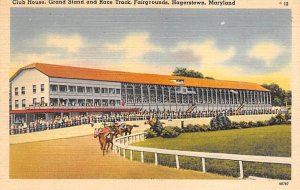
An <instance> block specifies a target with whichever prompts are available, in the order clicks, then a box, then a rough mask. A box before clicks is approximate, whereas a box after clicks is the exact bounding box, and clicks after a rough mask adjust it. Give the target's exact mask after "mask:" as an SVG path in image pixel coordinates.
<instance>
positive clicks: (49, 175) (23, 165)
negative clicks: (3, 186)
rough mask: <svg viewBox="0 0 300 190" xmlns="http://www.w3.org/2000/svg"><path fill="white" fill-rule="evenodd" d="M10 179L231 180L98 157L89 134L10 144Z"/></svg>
mask: <svg viewBox="0 0 300 190" xmlns="http://www.w3.org/2000/svg"><path fill="white" fill-rule="evenodd" d="M10 178H20V179H22V178H25V179H80V178H81V179H95V178H96V179H101V178H110V179H233V178H229V177H225V176H220V175H215V174H207V173H205V174H203V173H201V172H197V171H191V170H177V169H174V168H168V167H163V166H155V165H154V164H142V163H140V162H137V161H129V160H126V159H124V158H122V157H120V156H118V155H116V154H113V153H112V151H110V153H109V154H107V155H105V156H102V154H101V152H100V148H99V143H98V139H95V138H93V136H92V135H88V136H82V137H74V138H65V139H57V140H48V141H39V142H30V143H22V144H13V145H10Z"/></svg>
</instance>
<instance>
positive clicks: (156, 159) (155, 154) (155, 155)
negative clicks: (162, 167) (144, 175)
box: [154, 152, 158, 166]
mask: <svg viewBox="0 0 300 190" xmlns="http://www.w3.org/2000/svg"><path fill="white" fill-rule="evenodd" d="M154 158H155V165H156V166H157V165H158V158H157V153H156V152H155V153H154Z"/></svg>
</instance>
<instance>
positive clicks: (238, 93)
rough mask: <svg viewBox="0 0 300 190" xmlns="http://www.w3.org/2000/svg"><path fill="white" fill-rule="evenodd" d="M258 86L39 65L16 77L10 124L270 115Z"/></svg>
mask: <svg viewBox="0 0 300 190" xmlns="http://www.w3.org/2000/svg"><path fill="white" fill-rule="evenodd" d="M270 110H271V94H270V92H269V90H267V89H265V88H263V87H262V86H260V85H258V84H255V83H248V82H234V81H224V80H213V79H198V78H188V77H181V76H169V75H157V74H144V73H143V74H142V73H131V72H121V71H111V70H101V69H90V68H79V67H70V66H62V65H52V64H42V63H34V64H30V65H27V66H25V67H22V68H20V69H19V70H18V71H17V72H16V73H15V74H14V75H13V76H12V77H11V79H10V122H11V124H12V123H15V122H17V121H20V120H23V121H24V120H25V121H26V122H30V121H34V120H35V119H36V118H37V117H43V118H45V119H51V118H53V117H55V116H56V115H58V114H61V115H62V114H67V115H69V116H75V115H80V114H97V113H113V112H114V113H121V112H134V111H170V112H182V111H188V112H211V111H219V112H227V111H238V112H241V114H253V113H256V114H257V113H259V114H263V113H268V112H269V111H270Z"/></svg>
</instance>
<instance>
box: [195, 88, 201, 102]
mask: <svg viewBox="0 0 300 190" xmlns="http://www.w3.org/2000/svg"><path fill="white" fill-rule="evenodd" d="M196 89H197V104H200V94H199V88H196Z"/></svg>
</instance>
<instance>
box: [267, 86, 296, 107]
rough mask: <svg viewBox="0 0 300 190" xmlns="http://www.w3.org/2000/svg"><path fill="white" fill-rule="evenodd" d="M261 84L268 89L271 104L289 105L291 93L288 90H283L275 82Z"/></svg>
mask: <svg viewBox="0 0 300 190" xmlns="http://www.w3.org/2000/svg"><path fill="white" fill-rule="evenodd" d="M262 86H263V87H264V88H266V89H268V90H270V92H271V99H272V105H273V106H284V105H291V103H292V101H291V98H292V93H291V91H290V90H288V91H285V90H283V89H282V88H281V87H280V86H279V85H278V84H276V83H271V84H263V85H262Z"/></svg>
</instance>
